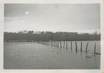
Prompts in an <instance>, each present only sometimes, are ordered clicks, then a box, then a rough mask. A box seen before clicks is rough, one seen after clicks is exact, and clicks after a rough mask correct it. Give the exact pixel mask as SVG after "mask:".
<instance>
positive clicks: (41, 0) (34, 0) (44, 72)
mask: <svg viewBox="0 0 104 73" xmlns="http://www.w3.org/2000/svg"><path fill="white" fill-rule="evenodd" d="M5 3H15V4H16V3H26V4H27V3H30V4H54V3H55V4H78V3H84V4H86V3H88V4H89V3H99V4H100V5H101V6H100V7H101V9H100V10H101V11H100V12H101V13H100V18H101V19H100V20H101V21H100V23H101V24H100V25H101V26H100V29H101V64H100V67H101V68H100V69H34V70H33V69H31V70H26V69H25V70H23V69H22V70H4V69H3V28H4V4H5ZM103 9H104V0H0V72H1V73H103V72H104V58H103V57H104V49H103V48H104V33H103V30H104V20H103V19H104V11H103Z"/></svg>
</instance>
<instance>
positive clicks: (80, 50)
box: [80, 41, 82, 52]
mask: <svg viewBox="0 0 104 73" xmlns="http://www.w3.org/2000/svg"><path fill="white" fill-rule="evenodd" d="M80 51H81V52H82V41H81V50H80Z"/></svg>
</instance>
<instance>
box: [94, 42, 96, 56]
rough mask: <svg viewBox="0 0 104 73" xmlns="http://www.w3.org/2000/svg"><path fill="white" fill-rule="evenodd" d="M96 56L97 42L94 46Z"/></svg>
mask: <svg viewBox="0 0 104 73" xmlns="http://www.w3.org/2000/svg"><path fill="white" fill-rule="evenodd" d="M95 54H96V42H95V45H94V55H95Z"/></svg>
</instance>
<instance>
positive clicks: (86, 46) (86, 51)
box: [86, 42, 88, 53]
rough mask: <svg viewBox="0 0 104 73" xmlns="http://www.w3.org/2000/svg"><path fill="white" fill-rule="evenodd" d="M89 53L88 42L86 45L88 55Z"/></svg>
mask: <svg viewBox="0 0 104 73" xmlns="http://www.w3.org/2000/svg"><path fill="white" fill-rule="evenodd" d="M87 52H88V42H87V44H86V53H87Z"/></svg>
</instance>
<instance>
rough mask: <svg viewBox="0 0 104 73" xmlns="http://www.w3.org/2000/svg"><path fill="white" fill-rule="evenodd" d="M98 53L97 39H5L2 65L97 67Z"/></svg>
mask: <svg viewBox="0 0 104 73" xmlns="http://www.w3.org/2000/svg"><path fill="white" fill-rule="evenodd" d="M87 43H88V45H87ZM95 43H96V45H95ZM76 45H77V48H76ZM95 46H96V47H95ZM86 47H87V50H86ZM95 51H96V52H97V54H95ZM99 53H100V41H82V47H81V41H77V42H75V41H72V42H70V41H67V42H64V41H61V44H60V42H59V41H55V42H5V43H4V69H99V68H100V54H99Z"/></svg>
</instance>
